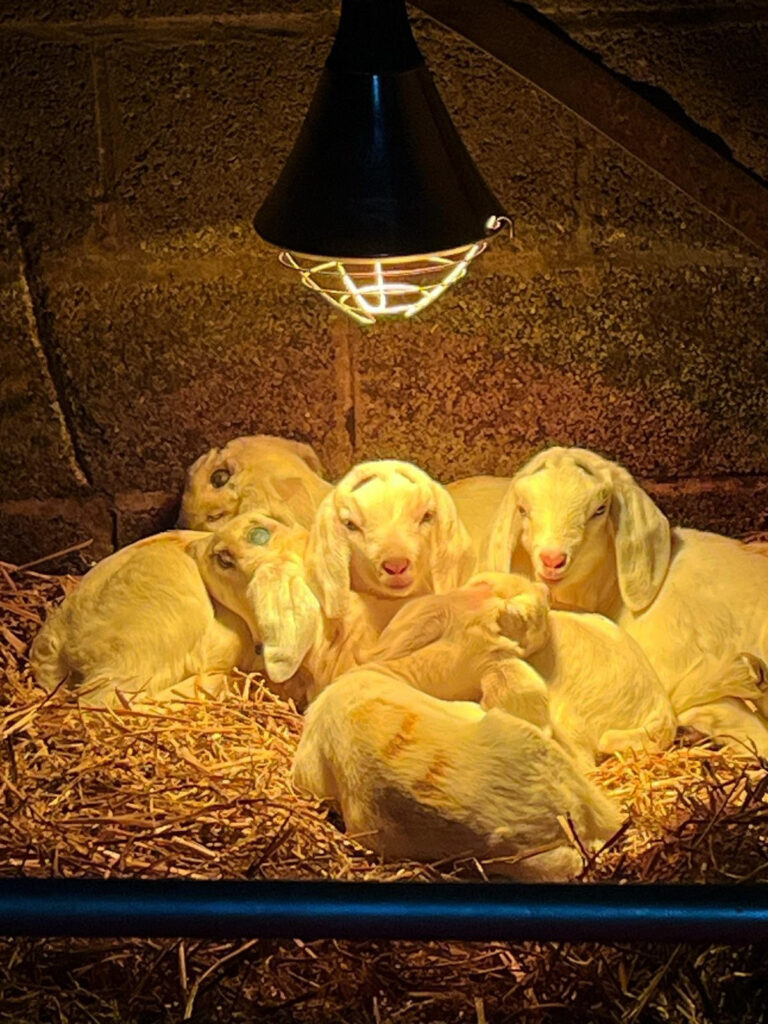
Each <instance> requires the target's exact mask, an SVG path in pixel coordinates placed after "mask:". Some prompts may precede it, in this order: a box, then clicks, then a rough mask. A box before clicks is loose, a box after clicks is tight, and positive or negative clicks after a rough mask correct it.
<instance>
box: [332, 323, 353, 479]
mask: <svg viewBox="0 0 768 1024" xmlns="http://www.w3.org/2000/svg"><path fill="white" fill-rule="evenodd" d="M350 328H351V325H348V324H347V323H345V322H343V321H342V320H341V319H339V318H338V317H333V319H332V320H331V324H330V333H331V338H332V339H333V343H334V348H335V351H336V355H337V358H336V366H337V381H338V385H339V390H340V392H341V396H342V400H343V404H344V422H343V428H344V431H345V432H346V434H347V438H348V439H349V446H350V454H351V456H352V458H353V459H354V456H355V450H356V445H357V396H356V359H355V338H354V335H353V334H352V331H351V330H350Z"/></svg>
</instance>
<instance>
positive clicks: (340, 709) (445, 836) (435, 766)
mask: <svg viewBox="0 0 768 1024" xmlns="http://www.w3.org/2000/svg"><path fill="white" fill-rule="evenodd" d="M293 781H294V784H295V786H296V787H297V788H299V789H301V790H305V791H308V792H309V793H311V794H312V795H313V796H315V797H317V798H319V799H329V800H333V801H335V802H337V803H338V804H339V805H340V807H341V811H342V814H343V815H344V821H345V824H346V828H347V831H348V832H349V833H350V834H352V835H354V836H355V838H357V839H358V840H359V841H360V842H361V843H362V844H363V845H364V846H366V847H368V848H369V849H372V850H375V851H376V852H378V853H381V854H383V855H384V856H385V857H387V858H411V859H415V860H421V861H434V860H443V859H445V858H448V857H451V858H460V857H467V856H470V857H478V858H486V857H491V858H494V861H495V862H494V863H493V864H492V865H489V870H491V871H493V872H495V873H498V874H504V875H507V876H508V877H511V878H515V879H519V880H520V881H542V882H554V881H565V880H567V879H569V878H572V877H573V876H574V875H576V874H578V872H579V870H580V868H581V857H580V856H579V854H578V853H577V851H576V850H575V849H574V848H573V846H571V845H569V844H568V843H567V841H566V837H565V833H564V831H563V828H562V826H561V824H560V823H559V821H558V816H569V817H570V819H571V820H572V822H573V825H574V826H575V829H576V832H577V834H578V835H579V837H580V839H581V841H582V843H584V844H585V845H586V846H591V845H594V844H596V843H598V842H599V841H600V840H604V839H607V838H608V837H609V836H611V835H612V834H613V833H614V832H615V831H616V830H617V828H618V827H619V825H620V823H621V816H620V814H619V812H618V810H617V808H616V807H615V806H614V805H613V804H612V803H611V802H610V801H609V800H608V798H607V797H606V796H604V795H603V794H602V793H601V792H600V791H599V789H598V788H597V787H596V786H595V785H594V783H592V782H590V781H588V780H587V779H586V778H585V776H584V775H583V774H582V773H581V772H580V771H579V769H578V768H577V766H576V764H575V763H574V762H573V761H572V760H571V758H570V757H568V755H567V754H566V753H564V752H563V750H562V749H561V748H560V747H559V746H558V745H557V744H556V743H555V742H554V741H553V740H551V739H548V738H547V737H546V736H545V735H544V733H542V732H541V730H539V729H537V728H536V727H535V726H533V725H531V724H530V723H529V722H524V721H521V720H520V719H517V718H514V717H513V716H512V715H509V714H506V713H505V712H503V711H499V710H492V711H489V712H487V713H486V712H484V711H483V710H482V709H481V708H480V707H479V706H478V705H477V704H471V703H467V702H462V701H455V702H448V701H442V700H438V699H436V698H434V697H431V696H429V695H428V694H425V693H420V692H418V691H417V690H414V689H413V688H412V687H410V686H408V684H407V683H405V682H403V681H400V680H395V679H392V678H390V677H389V676H387V675H386V674H384V673H382V672H380V671H378V669H377V668H376V667H375V666H364V667H362V668H358V669H355V670H353V671H352V672H348V673H347V674H345V675H343V676H341V677H340V678H339V679H337V680H336V682H335V683H333V685H332V686H330V687H328V689H327V690H325V691H324V692H323V693H321V694H320V696H319V697H318V698H317V700H316V701H315V702H314V703H313V704H312V705H311V706H310V708H309V710H308V711H307V714H306V716H305V720H304V730H303V732H302V736H301V740H300V742H299V746H298V749H297V751H296V756H295V759H294V767H293ZM542 848H543V849H542ZM496 858H510V859H509V860H508V861H506V862H500V861H498V860H496Z"/></svg>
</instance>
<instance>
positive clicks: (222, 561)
mask: <svg viewBox="0 0 768 1024" xmlns="http://www.w3.org/2000/svg"><path fill="white" fill-rule="evenodd" d="M213 557H214V558H215V559H216V561H217V562H218V563H219V565H220V566H221V568H222V569H234V567H235V560H234V558H233V557H232V553H231V552H230V551H227V550H224V551H217V552H216V553H215V554H214V556H213Z"/></svg>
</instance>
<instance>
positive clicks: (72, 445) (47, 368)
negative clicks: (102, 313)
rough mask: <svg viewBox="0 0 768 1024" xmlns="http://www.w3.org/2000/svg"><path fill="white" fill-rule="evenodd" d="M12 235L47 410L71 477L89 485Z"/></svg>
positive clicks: (24, 264) (23, 261) (25, 264)
mask: <svg viewBox="0 0 768 1024" xmlns="http://www.w3.org/2000/svg"><path fill="white" fill-rule="evenodd" d="M16 237H17V238H18V244H19V251H20V257H19V261H18V264H19V265H18V268H19V276H20V279H22V297H23V302H24V307H25V313H26V315H27V323H28V324H29V328H30V339H31V341H32V347H33V349H34V351H35V355H36V356H37V359H38V362H39V364H40V368H41V370H42V373H43V377H44V379H45V381H46V383H47V384H48V386H49V389H50V393H51V398H50V408H51V411H52V412H53V416H54V417H55V419H56V423H57V425H58V432H59V436H60V437H61V441H62V443H63V449H65V452H66V453H67V456H68V461H69V463H70V468H71V469H72V472H73V473H74V475H75V479H76V480H77V482H78V483H80V484H81V485H84V486H88V487H90V486H91V480H90V478H89V475H88V473H87V471H86V469H85V466H84V465H83V463H82V462H81V459H80V455H79V453H78V445H77V442H76V440H75V436H74V431H73V428H72V426H71V425H70V422H69V420H68V418H67V414H66V413H65V409H63V406H62V403H61V401H60V400H59V394H58V388H57V387H56V382H55V378H54V375H53V373H52V368H51V365H50V359H49V358H48V354H47V352H46V351H45V347H44V345H43V341H42V338H41V334H40V321H39V317H38V315H37V310H36V308H35V300H34V297H33V294H32V289H31V288H30V280H29V270H28V261H27V257H26V253H25V249H24V244H23V242H22V239H20V236H18V231H16Z"/></svg>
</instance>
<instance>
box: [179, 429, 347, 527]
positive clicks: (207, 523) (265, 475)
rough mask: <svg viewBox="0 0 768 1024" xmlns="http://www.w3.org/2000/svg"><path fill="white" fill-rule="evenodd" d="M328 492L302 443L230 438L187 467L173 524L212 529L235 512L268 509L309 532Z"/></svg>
mask: <svg viewBox="0 0 768 1024" xmlns="http://www.w3.org/2000/svg"><path fill="white" fill-rule="evenodd" d="M330 489H331V485H330V484H329V483H328V482H327V480H324V479H323V470H322V467H321V465H320V461H319V459H318V457H317V455H316V454H315V452H314V450H313V449H312V448H311V447H310V446H309V445H308V444H302V443H301V442H300V441H290V440H288V439H287V438H282V437H273V436H271V435H269V434H256V435H255V436H253V437H236V438H235V439H234V440H233V441H230V442H229V443H228V444H226V445H224V447H223V448H212V449H211V450H210V451H208V452H206V453H205V455H201V456H200V458H199V459H197V460H196V461H195V462H193V463H192V465H191V466H190V467H189V469H188V471H187V477H186V484H185V487H184V494H183V496H182V499H181V511H180V513H179V525H180V526H182V527H187V528H189V529H194V530H217V529H219V527H221V526H223V525H224V524H225V523H227V522H229V521H230V520H231V519H233V518H234V517H235V516H236V515H238V514H239V513H241V512H248V511H250V510H258V509H269V510H270V511H271V512H273V513H274V514H276V515H278V517H282V518H284V519H285V520H286V521H287V522H289V523H298V524H299V525H300V526H304V527H307V528H309V525H310V523H311V522H312V520H313V518H314V515H315V512H316V510H317V506H318V505H319V504H320V502H321V501H322V500H323V498H324V497H325V495H326V494H327V493H328V491H329V490H330Z"/></svg>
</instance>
